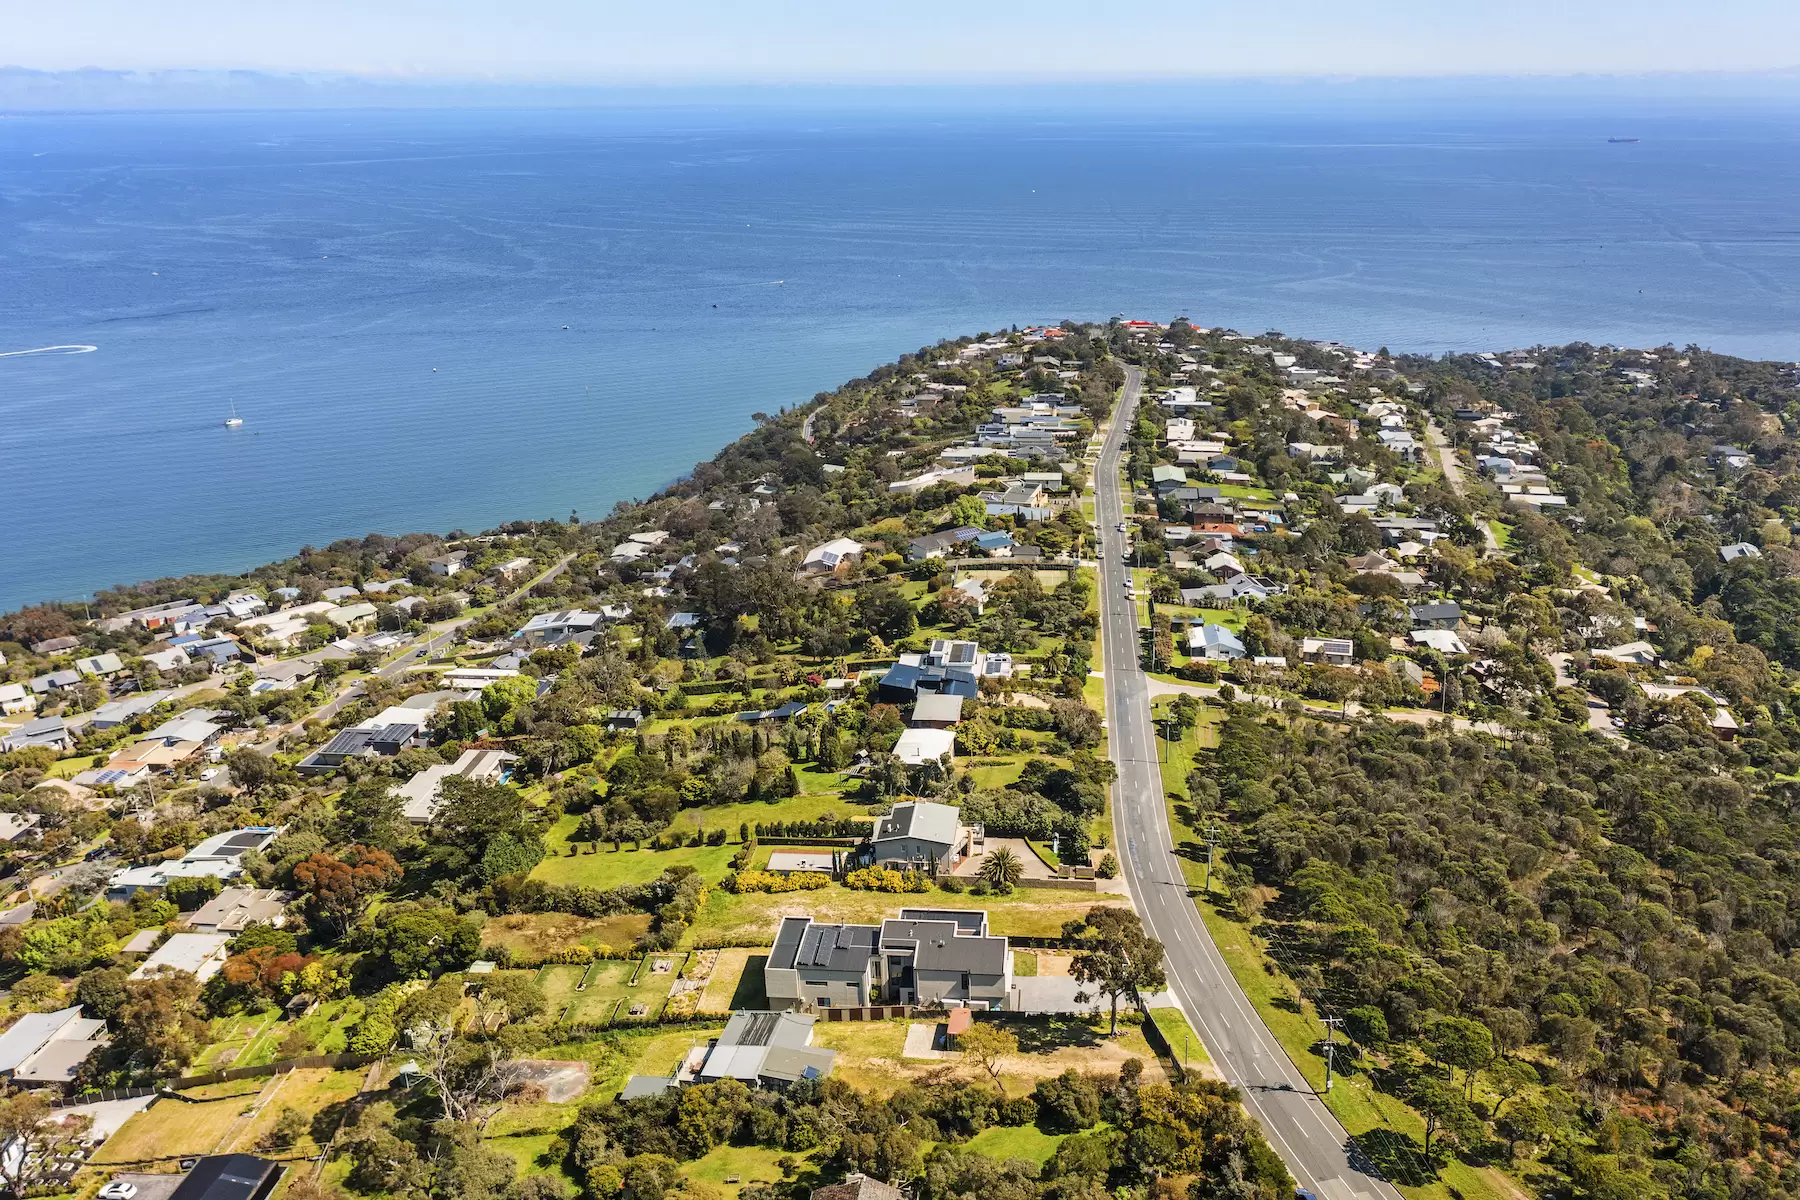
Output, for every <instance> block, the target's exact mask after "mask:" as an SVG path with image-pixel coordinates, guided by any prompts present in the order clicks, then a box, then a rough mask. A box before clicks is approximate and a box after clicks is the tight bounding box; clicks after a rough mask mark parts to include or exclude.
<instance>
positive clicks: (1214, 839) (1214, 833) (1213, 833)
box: [1206, 825, 1219, 896]
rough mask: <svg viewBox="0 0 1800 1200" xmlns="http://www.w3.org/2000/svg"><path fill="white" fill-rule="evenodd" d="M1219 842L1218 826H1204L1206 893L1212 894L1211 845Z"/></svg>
mask: <svg viewBox="0 0 1800 1200" xmlns="http://www.w3.org/2000/svg"><path fill="white" fill-rule="evenodd" d="M1218 844H1219V827H1218V826H1217V825H1208V826H1207V827H1206V894H1207V895H1209V896H1210V895H1212V868H1213V847H1214V846H1217V845H1218Z"/></svg>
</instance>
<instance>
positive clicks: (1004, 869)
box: [981, 846, 1025, 887]
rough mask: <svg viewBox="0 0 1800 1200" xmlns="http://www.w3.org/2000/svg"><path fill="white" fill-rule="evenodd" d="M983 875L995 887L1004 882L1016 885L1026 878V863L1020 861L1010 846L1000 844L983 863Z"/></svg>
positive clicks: (1008, 884)
mask: <svg viewBox="0 0 1800 1200" xmlns="http://www.w3.org/2000/svg"><path fill="white" fill-rule="evenodd" d="M981 877H982V878H983V879H985V880H987V881H988V883H990V884H992V885H993V886H995V887H999V886H1000V885H1002V884H1005V885H1006V886H1008V887H1012V886H1016V885H1017V884H1018V882H1019V881H1020V880H1021V879H1024V878H1025V864H1024V863H1022V862H1020V861H1019V856H1018V855H1017V854H1014V853H1013V852H1012V848H1011V847H1010V846H1000V847H998V848H996V849H995V850H994V852H993V853H992V854H989V855H988V856H987V861H985V862H983V863H982V864H981Z"/></svg>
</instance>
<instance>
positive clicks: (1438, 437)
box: [1425, 418, 1500, 558]
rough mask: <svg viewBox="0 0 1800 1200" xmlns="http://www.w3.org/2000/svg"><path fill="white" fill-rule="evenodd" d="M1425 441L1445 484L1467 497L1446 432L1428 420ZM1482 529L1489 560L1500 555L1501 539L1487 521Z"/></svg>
mask: <svg viewBox="0 0 1800 1200" xmlns="http://www.w3.org/2000/svg"><path fill="white" fill-rule="evenodd" d="M1425 440H1426V441H1427V442H1429V443H1431V449H1432V452H1433V453H1435V454H1436V455H1437V460H1438V466H1439V467H1441V468H1442V469H1443V472H1444V482H1445V483H1447V484H1449V485H1450V490H1451V491H1453V492H1455V493H1456V494H1457V495H1458V496H1463V497H1467V496H1468V494H1469V493H1468V488H1467V485H1466V484H1465V483H1464V482H1463V469H1462V463H1461V462H1459V461H1457V457H1456V451H1455V450H1454V449H1452V448H1451V445H1450V442H1449V441H1448V440H1447V439H1446V438H1445V437H1444V431H1443V430H1442V429H1439V428H1438V423H1437V422H1436V421H1433V420H1431V419H1430V418H1427V419H1426V421H1425ZM1478 524H1479V525H1480V527H1481V537H1482V540H1483V541H1485V542H1487V554H1488V557H1489V558H1492V557H1493V556H1494V555H1496V554H1499V553H1500V539H1499V538H1497V537H1495V536H1494V527H1493V526H1491V525H1489V524H1488V523H1487V522H1486V521H1481V522H1478Z"/></svg>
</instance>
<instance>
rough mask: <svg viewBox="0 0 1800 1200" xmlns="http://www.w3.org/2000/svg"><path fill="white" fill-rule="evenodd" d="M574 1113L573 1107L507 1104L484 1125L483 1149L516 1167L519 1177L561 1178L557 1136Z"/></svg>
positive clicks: (566, 1126)
mask: <svg viewBox="0 0 1800 1200" xmlns="http://www.w3.org/2000/svg"><path fill="white" fill-rule="evenodd" d="M577 1111H578V1106H577V1105H574V1104H509V1105H507V1106H506V1108H505V1109H503V1110H502V1111H501V1113H500V1115H499V1116H497V1117H495V1118H494V1120H493V1122H492V1123H491V1124H489V1125H488V1130H487V1137H486V1139H485V1140H486V1143H487V1148H488V1149H490V1150H498V1151H500V1152H501V1153H502V1154H505V1155H507V1156H508V1157H510V1158H511V1159H512V1160H513V1161H514V1162H516V1163H518V1164H519V1171H520V1173H521V1174H525V1173H530V1174H534V1175H539V1174H545V1173H548V1174H552V1175H562V1157H563V1153H562V1152H563V1150H564V1149H565V1147H564V1145H563V1142H562V1140H561V1138H560V1137H558V1135H559V1134H560V1133H561V1132H562V1131H563V1130H564V1129H566V1128H568V1126H569V1125H570V1123H571V1122H573V1121H574V1120H575V1114H576V1112H577ZM564 1178H567V1177H566V1176H565V1177H564ZM569 1182H570V1183H571V1184H573V1183H574V1181H573V1180H569Z"/></svg>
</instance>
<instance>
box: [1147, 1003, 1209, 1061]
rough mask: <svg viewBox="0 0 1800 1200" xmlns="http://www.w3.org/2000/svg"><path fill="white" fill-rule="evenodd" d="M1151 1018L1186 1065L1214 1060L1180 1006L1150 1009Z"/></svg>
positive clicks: (1176, 1055)
mask: <svg viewBox="0 0 1800 1200" xmlns="http://www.w3.org/2000/svg"><path fill="white" fill-rule="evenodd" d="M1150 1019H1151V1020H1152V1021H1155V1022H1156V1027H1157V1028H1158V1029H1160V1030H1162V1035H1163V1037H1164V1038H1166V1039H1167V1040H1168V1043H1169V1049H1171V1050H1172V1051H1174V1053H1175V1057H1176V1058H1177V1059H1178V1060H1180V1061H1181V1062H1182V1063H1183V1064H1184V1065H1194V1064H1199V1063H1206V1062H1211V1061H1212V1059H1211V1058H1210V1057H1209V1056H1208V1055H1207V1053H1206V1047H1205V1046H1204V1045H1202V1044H1201V1042H1200V1035H1199V1034H1197V1033H1195V1032H1194V1030H1193V1027H1192V1026H1191V1025H1189V1024H1188V1019H1187V1016H1186V1014H1184V1013H1183V1012H1182V1011H1181V1010H1180V1009H1179V1008H1173V1007H1170V1008H1153V1009H1151V1010H1150Z"/></svg>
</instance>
